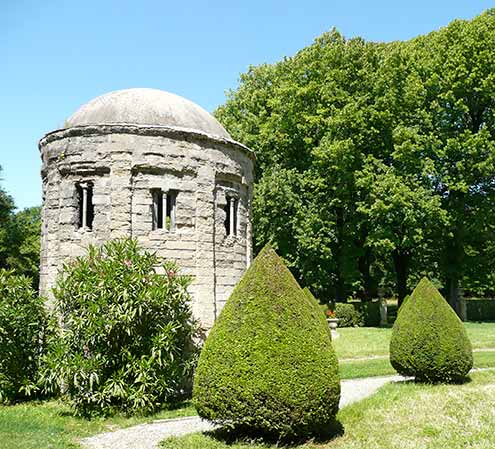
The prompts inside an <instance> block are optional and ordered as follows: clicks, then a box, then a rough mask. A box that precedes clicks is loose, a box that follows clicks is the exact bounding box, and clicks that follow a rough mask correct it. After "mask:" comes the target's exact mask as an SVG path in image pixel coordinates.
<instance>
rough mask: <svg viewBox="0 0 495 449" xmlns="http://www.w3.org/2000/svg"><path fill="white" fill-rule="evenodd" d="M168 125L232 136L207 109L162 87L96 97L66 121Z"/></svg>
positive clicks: (69, 123)
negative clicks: (160, 88)
mask: <svg viewBox="0 0 495 449" xmlns="http://www.w3.org/2000/svg"><path fill="white" fill-rule="evenodd" d="M114 123H115V124H117V123H118V124H132V125H149V126H167V127H171V128H180V129H187V130H191V131H199V132H202V133H206V134H209V135H213V136H217V137H224V138H227V139H230V136H229V134H228V133H227V131H225V129H224V128H223V127H222V125H220V123H219V122H218V121H217V120H216V119H215V118H214V117H213V116H212V115H211V114H209V113H208V112H206V111H205V110H204V109H203V108H201V107H200V106H198V105H197V104H195V103H193V102H192V101H189V100H186V99H185V98H183V97H179V96H178V95H174V94H171V93H169V92H165V91H163V90H158V89H125V90H117V91H115V92H110V93H108V94H105V95H101V96H100V97H96V98H95V99H94V100H91V101H90V102H89V103H86V104H85V105H83V106H81V107H80V108H79V109H78V110H77V111H76V112H75V113H74V114H72V115H71V116H70V117H69V119H68V120H67V121H66V127H67V128H68V127H72V126H85V125H98V124H114Z"/></svg>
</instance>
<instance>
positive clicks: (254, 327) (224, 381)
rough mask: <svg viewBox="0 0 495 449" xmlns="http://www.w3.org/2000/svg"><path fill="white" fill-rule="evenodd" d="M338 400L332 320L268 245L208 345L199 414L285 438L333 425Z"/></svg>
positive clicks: (196, 393)
mask: <svg viewBox="0 0 495 449" xmlns="http://www.w3.org/2000/svg"><path fill="white" fill-rule="evenodd" d="M339 396H340V382H339V375H338V363H337V358H336V356H335V352H334V350H333V348H332V344H331V339H330V331H329V329H328V326H327V323H326V320H325V317H324V315H323V314H322V313H321V310H320V308H319V307H318V305H317V304H316V302H314V301H309V300H308V299H307V298H306V295H305V293H304V292H303V291H302V289H301V288H300V287H299V285H298V284H297V282H296V280H295V279H294V277H293V276H292V274H291V273H290V272H289V270H288V269H287V268H286V267H285V265H284V264H283V262H282V260H281V259H280V258H279V257H278V256H277V254H276V253H275V251H273V250H272V249H271V248H269V247H265V248H264V249H263V250H262V251H261V252H260V254H259V255H258V257H257V258H256V259H255V261H254V262H253V264H252V265H251V267H250V268H249V269H248V271H247V272H246V273H245V275H244V276H243V278H242V279H241V281H240V282H239V284H238V285H237V287H236V288H235V290H234V292H233V293H232V295H231V297H230V298H229V300H228V301H227V303H226V304H225V307H224V309H223V311H222V313H221V315H220V317H219V318H218V320H217V321H216V322H215V324H214V326H213V328H212V330H211V332H210V335H209V336H208V338H207V340H206V342H205V345H204V348H203V350H202V352H201V356H200V359H199V363H198V368H197V371H196V375H195V379H194V389H193V402H194V405H195V406H196V409H197V411H198V414H199V415H200V416H201V417H203V418H206V419H208V420H211V421H213V422H214V423H217V424H220V425H223V426H226V427H228V428H231V429H232V428H233V429H237V430H239V431H241V432H243V433H244V432H245V433H248V434H251V435H262V436H270V437H275V438H280V439H285V438H290V437H297V436H302V435H310V434H317V433H319V432H321V431H322V430H323V429H325V428H326V427H328V424H329V423H331V422H332V421H333V419H334V417H335V414H336V413H337V409H338V403H339Z"/></svg>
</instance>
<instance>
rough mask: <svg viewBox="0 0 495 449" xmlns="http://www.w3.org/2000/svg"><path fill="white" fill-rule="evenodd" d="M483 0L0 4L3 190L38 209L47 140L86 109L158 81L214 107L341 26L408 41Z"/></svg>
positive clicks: (30, 0) (469, 12) (51, 0)
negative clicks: (251, 74) (258, 71)
mask: <svg viewBox="0 0 495 449" xmlns="http://www.w3.org/2000/svg"><path fill="white" fill-rule="evenodd" d="M493 6H495V4H494V3H493V1H485V0H429V1H426V0H415V1H408V2H401V1H397V0H374V1H369V0H367V1H365V0H361V1H359V0H346V1H343V0H340V1H335V0H326V1H323V0H322V1H318V0H304V1H301V0H299V1H292V0H286V1H278V0H277V1H270V0H264V1H262V0H249V1H239V0H238V1H224V0H209V1H195V0H189V1H187V2H180V1H174V2H171V1H167V0H162V1H159V0H132V1H131V0H84V1H73V0H72V1H62V0H46V1H40V0H0V57H1V61H2V65H1V70H0V133H1V137H0V138H1V140H0V165H1V166H2V167H3V173H2V175H1V176H2V178H3V180H1V181H0V185H2V186H3V188H5V189H6V190H7V191H8V192H9V193H10V194H11V195H12V196H13V197H14V200H15V202H16V205H17V206H18V207H19V208H24V207H28V206H34V205H38V204H41V185H40V184H41V181H40V176H39V170H40V158H39V153H38V148H37V142H38V140H39V139H40V138H41V137H42V136H43V135H44V134H45V133H46V132H48V131H51V130H53V129H56V128H59V127H61V126H62V124H63V123H64V121H65V119H66V118H67V117H68V116H70V115H71V114H72V113H73V112H74V111H75V110H76V109H77V108H78V107H79V106H80V105H82V104H83V103H85V102H87V101H89V100H91V99H92V98H94V97H96V96H98V95H101V94H103V93H105V92H109V91H112V90H117V89H124V88H129V87H152V88H158V89H163V90H167V91H170V92H173V93H176V94H178V95H182V96H184V97H186V98H189V99H190V100H192V101H194V102H196V103H198V104H199V105H201V106H203V107H204V108H205V109H207V110H208V111H213V110H214V109H215V108H216V107H217V106H218V105H219V104H222V103H223V102H224V100H225V91H226V90H228V89H232V88H235V87H236V85H237V80H238V78H239V74H240V73H242V72H245V71H246V69H247V68H248V66H249V65H257V64H261V63H264V62H269V63H270V62H275V61H278V60H280V59H281V58H283V57H284V56H290V55H293V54H294V53H296V52H297V51H298V50H299V49H301V48H303V47H304V46H306V45H309V44H311V42H312V41H313V40H314V38H315V37H316V36H318V35H320V34H321V33H323V32H325V31H327V30H330V29H331V28H332V27H334V26H335V27H336V28H337V29H338V30H339V31H341V32H342V33H343V34H344V35H345V36H346V37H353V36H362V37H364V38H365V39H368V40H373V41H391V40H399V39H400V40H404V39H409V38H411V37H414V36H417V35H419V34H424V33H427V32H429V31H432V30H435V29H438V28H440V27H442V26H444V25H447V24H448V23H449V22H450V21H451V20H453V19H455V18H463V19H470V18H472V17H474V16H476V15H478V14H480V13H481V12H482V11H484V10H485V9H488V8H490V7H493Z"/></svg>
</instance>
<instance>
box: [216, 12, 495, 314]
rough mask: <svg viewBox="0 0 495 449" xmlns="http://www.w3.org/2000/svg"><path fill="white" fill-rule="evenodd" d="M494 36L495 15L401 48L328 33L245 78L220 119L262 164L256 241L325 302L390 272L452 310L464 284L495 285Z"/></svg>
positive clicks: (401, 284) (369, 287)
mask: <svg viewBox="0 0 495 449" xmlns="http://www.w3.org/2000/svg"><path fill="white" fill-rule="evenodd" d="M494 29H495V10H490V11H487V12H486V13H484V14H482V15H481V16H479V17H478V18H476V19H474V20H473V21H470V22H468V21H455V22H453V23H452V24H450V25H449V26H447V27H446V28H443V29H441V30H440V31H437V32H434V33H431V34H429V35H427V36H422V37H419V38H416V39H413V40H411V41H408V42H393V43H389V44H376V43H368V42H365V41H364V40H362V39H359V38H356V39H350V40H347V39H345V38H344V37H343V36H341V35H340V34H339V33H338V32H337V31H335V30H334V31H332V32H329V33H325V34H324V35H322V36H321V37H319V38H318V39H316V41H315V43H314V44H313V45H310V46H309V47H306V48H304V49H303V50H301V51H300V52H299V53H297V54H296V55H295V56H294V57H291V58H286V59H284V60H283V61H280V62H279V63H277V64H274V65H262V66H259V67H251V68H250V70H249V72H248V73H247V74H245V75H242V77H241V81H240V85H239V88H238V90H237V91H235V92H230V93H229V96H228V100H227V102H226V104H225V105H223V106H221V107H220V108H219V109H218V110H217V111H216V115H217V117H218V118H219V120H220V121H221V122H222V123H223V124H224V125H225V126H226V127H227V129H228V130H229V131H230V132H231V134H232V135H233V137H234V138H236V139H238V140H240V141H243V142H245V143H246V144H247V145H249V146H250V147H252V148H253V149H254V150H255V152H256V154H257V156H258V166H257V173H256V181H257V187H256V189H255V201H254V204H255V213H254V231H255V239H256V244H257V246H258V247H261V246H262V245H263V244H264V243H266V242H267V241H272V242H274V244H276V245H277V246H278V248H279V251H280V253H281V255H282V256H283V257H284V258H285V259H286V260H288V261H289V262H290V265H291V269H292V270H293V272H294V274H296V276H297V277H298V279H299V280H300V281H301V283H302V284H304V285H310V286H311V287H312V288H313V290H315V292H316V293H317V295H318V296H319V297H320V298H322V299H327V300H328V299H333V298H337V299H339V300H342V299H345V297H346V296H347V295H349V294H358V295H360V296H361V297H362V298H363V299H365V298H370V297H373V296H375V295H376V293H377V286H378V284H379V283H381V284H382V286H383V284H384V281H383V279H389V278H390V275H391V274H393V277H395V278H396V286H397V290H398V294H399V297H401V298H402V297H403V296H404V295H405V293H406V292H407V291H408V287H409V286H410V281H408V279H409V278H411V279H413V280H415V279H418V277H419V276H421V274H423V273H424V274H426V272H427V273H428V274H429V275H430V276H433V277H435V278H437V279H439V280H440V281H442V283H443V284H444V286H445V287H446V289H447V293H448V298H449V300H450V302H451V304H452V305H453V306H454V307H456V302H457V301H456V298H457V297H458V289H459V286H460V285H461V284H462V285H465V286H467V288H470V289H472V290H473V291H476V292H482V291H490V290H492V291H493V290H495V284H494V277H493V274H492V273H491V265H490V263H489V260H490V258H491V255H493V253H494V248H495V242H494V237H495V231H494V224H495V216H494V213H495V212H494V208H493V207H491V206H492V205H493V204H494V190H495V139H494V137H495V136H494V131H495V130H494V128H495V127H494V120H495V113H494V108H493V106H494V101H495V92H494V89H495V82H494V81H495V52H493V50H492V49H493V48H494V47H495V32H494ZM473 266H477V267H478V270H481V272H478V274H477V270H476V269H473ZM408 282H409V284H408Z"/></svg>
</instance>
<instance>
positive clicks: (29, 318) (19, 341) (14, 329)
mask: <svg viewBox="0 0 495 449" xmlns="http://www.w3.org/2000/svg"><path fill="white" fill-rule="evenodd" d="M46 327H47V315H46V313H45V309H44V306H43V299H42V298H40V297H39V296H38V293H37V292H36V291H35V290H34V289H33V287H32V281H31V279H30V278H28V277H26V276H20V275H15V274H14V272H13V271H7V270H4V269H0V402H10V401H15V400H21V399H26V398H27V397H29V396H31V395H33V394H34V393H37V392H38V388H37V377H38V370H39V364H40V357H41V354H42V351H43V349H44V342H45V332H46Z"/></svg>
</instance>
